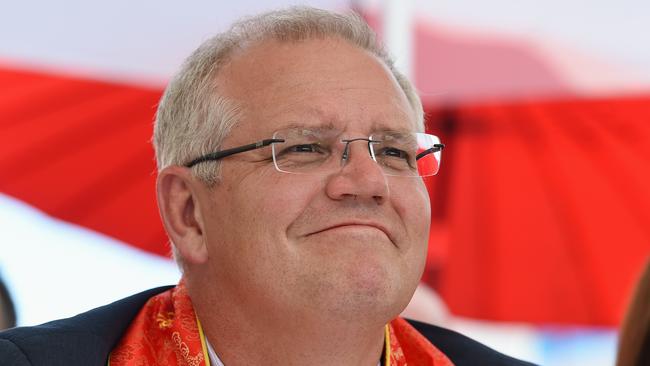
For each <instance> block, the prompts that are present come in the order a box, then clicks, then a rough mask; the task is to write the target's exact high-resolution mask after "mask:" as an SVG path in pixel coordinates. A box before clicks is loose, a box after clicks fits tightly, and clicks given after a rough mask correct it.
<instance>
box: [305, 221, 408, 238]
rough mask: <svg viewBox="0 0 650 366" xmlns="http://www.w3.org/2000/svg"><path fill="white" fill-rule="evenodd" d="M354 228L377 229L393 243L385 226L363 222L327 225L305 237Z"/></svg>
mask: <svg viewBox="0 0 650 366" xmlns="http://www.w3.org/2000/svg"><path fill="white" fill-rule="evenodd" d="M355 226H358V227H370V228H374V229H378V230H380V231H382V232H383V233H384V234H385V235H386V236H387V237H388V239H390V241H391V242H393V243H395V240H394V238H393V236H392V235H391V233H390V231H389V230H388V228H386V226H384V225H382V224H380V223H377V222H365V221H364V222H360V221H346V222H339V223H335V224H332V225H327V226H326V227H325V228H323V229H319V230H317V231H314V232H312V233H309V234H307V236H311V235H315V234H319V233H322V232H325V231H328V230H333V229H337V228H345V227H355Z"/></svg>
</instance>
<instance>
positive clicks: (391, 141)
mask: <svg viewBox="0 0 650 366" xmlns="http://www.w3.org/2000/svg"><path fill="white" fill-rule="evenodd" d="M357 141H364V142H366V143H367V145H368V153H369V155H370V157H371V158H372V160H374V161H375V162H376V163H377V164H378V165H379V166H380V167H381V169H382V171H383V172H384V175H388V176H401V177H428V176H432V175H435V174H436V173H438V169H439V167H440V158H441V152H442V149H443V148H444V147H445V145H443V144H441V143H440V139H439V138H438V137H437V136H434V135H429V134H426V133H419V132H394V131H385V132H379V133H375V134H372V135H370V136H369V137H368V138H353V139H340V132H339V131H336V130H332V129H305V128H287V129H283V130H279V131H277V132H275V133H274V134H273V138H270V139H265V140H261V141H258V142H255V143H252V144H248V145H243V146H238V147H235V148H232V149H226V150H221V151H216V152H213V153H210V154H207V155H203V156H201V157H199V158H196V159H194V160H192V161H190V162H189V163H187V164H185V166H186V167H192V166H194V165H196V164H199V163H203V162H206V161H216V160H219V159H223V158H225V157H227V156H230V155H234V154H239V153H241V152H245V151H250V150H255V149H260V148H263V147H266V146H269V145H270V146H271V151H272V154H273V163H274V165H275V168H276V169H277V170H278V171H280V172H283V173H294V174H331V173H333V172H336V171H338V170H340V169H341V168H342V167H343V166H344V165H345V164H346V163H347V162H348V160H349V159H350V144H351V143H352V142H357ZM339 153H340V154H339ZM336 156H340V157H341V158H340V160H339V159H334V158H333V157H336Z"/></svg>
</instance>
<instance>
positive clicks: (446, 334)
mask: <svg viewBox="0 0 650 366" xmlns="http://www.w3.org/2000/svg"><path fill="white" fill-rule="evenodd" d="M407 321H408V322H409V323H410V324H411V325H412V326H413V327H414V328H415V329H416V330H417V331H418V332H420V334H422V335H423V336H424V337H426V338H427V339H428V340H429V341H430V342H431V343H432V344H434V345H435V346H436V347H437V348H438V349H439V350H441V351H442V352H443V353H444V354H445V355H446V356H447V357H449V359H450V360H451V361H452V362H453V363H454V365H456V366H463V365H494V366H509V365H512V366H534V364H532V363H530V362H525V361H521V360H518V359H516V358H513V357H510V356H506V355H504V354H503V353H500V352H497V351H495V350H493V349H492V348H490V347H488V346H486V345H484V344H482V343H479V342H477V341H475V340H473V339H471V338H469V337H466V336H464V335H462V334H460V333H457V332H454V331H453V330H449V329H445V328H442V327H438V326H435V325H431V324H426V323H422V322H418V321H415V320H410V319H407Z"/></svg>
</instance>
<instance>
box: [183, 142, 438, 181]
mask: <svg viewBox="0 0 650 366" xmlns="http://www.w3.org/2000/svg"><path fill="white" fill-rule="evenodd" d="M354 141H367V142H368V149H369V150H370V152H371V158H372V160H373V161H375V162H376V161H377V160H376V158H375V157H374V155H373V154H372V149H370V144H371V143H373V142H379V141H374V140H371V139H369V138H354V139H347V140H341V142H342V143H345V149H344V150H343V156H342V157H341V159H342V160H347V159H348V147H349V146H350V143H351V142H354ZM282 142H285V139H264V140H260V141H257V142H254V143H252V144H246V145H241V146H237V147H233V148H230V149H226V150H219V151H215V152H212V153H209V154H205V155H203V156H200V157H198V158H196V159H194V160H191V161H190V162H189V163H186V164H185V167H187V168H191V167H193V166H195V165H197V164H200V163H204V162H206V161H218V160H221V159H223V158H225V157H228V156H231V155H235V154H239V153H243V152H247V151H251V150H257V149H261V148H263V147H266V146H270V145H271V144H276V143H282ZM444 148H445V144H442V143H440V144H433V146H432V147H430V148H428V149H426V150H424V151H422V152H420V153H419V154H418V155H417V156H416V157H415V160H416V161H417V160H419V159H420V158H422V157H424V156H426V155H429V154H432V153H435V152H438V151H442V150H443V149H444ZM276 170H278V168H277V167H276ZM278 171H280V172H282V173H284V172H283V171H281V170H278Z"/></svg>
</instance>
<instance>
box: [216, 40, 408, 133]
mask: <svg viewBox="0 0 650 366" xmlns="http://www.w3.org/2000/svg"><path fill="white" fill-rule="evenodd" d="M216 81H217V85H218V89H219V92H220V94H222V95H224V96H226V97H227V98H229V99H233V100H236V101H238V102H239V103H241V104H242V107H243V109H244V110H246V111H247V112H248V113H246V114H247V115H249V116H251V117H252V118H251V120H254V121H252V123H254V124H255V130H256V131H258V130H259V129H260V128H262V129H264V130H266V128H264V126H265V125H267V124H269V123H268V122H267V121H276V122H279V123H284V124H287V123H291V122H303V121H301V119H307V121H304V122H308V123H310V124H311V123H314V124H318V123H320V124H322V123H335V124H336V125H339V126H341V127H339V128H341V129H343V128H345V127H346V126H347V125H348V124H353V123H355V122H358V121H363V123H365V124H367V125H376V126H374V127H372V129H392V130H395V129H400V130H404V129H411V130H413V131H415V130H417V126H416V124H417V121H416V120H417V118H416V117H415V113H414V111H413V110H412V108H411V106H410V104H409V102H408V99H407V98H406V95H405V94H404V92H403V90H402V89H401V88H400V86H399V84H398V83H397V81H396V80H395V78H394V77H393V75H392V74H391V73H390V71H389V70H388V68H387V67H386V65H384V64H383V62H381V60H379V59H378V58H376V57H375V56H374V55H371V54H370V53H368V52H367V51H365V50H362V49H360V48H358V47H356V46H354V45H351V44H349V43H347V42H346V41H343V40H339V39H331V38H330V39H314V40H307V41H304V42H278V41H264V42H262V43H259V44H257V45H254V46H251V47H250V48H248V49H246V50H243V51H242V52H241V53H240V54H238V55H237V57H235V58H233V59H232V60H231V62H229V63H228V64H227V65H226V66H225V68H224V69H223V70H221V72H220V73H219V74H218V75H217V80H216ZM246 119H248V118H246ZM271 124H273V123H271ZM396 126H399V128H395V127H396ZM269 127H270V128H271V129H277V127H280V126H277V125H275V126H273V127H271V126H269ZM252 128H253V126H249V127H248V128H246V130H249V131H250V129H252ZM267 132H272V131H267ZM359 132H370V131H359Z"/></svg>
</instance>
